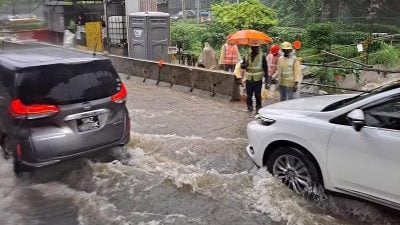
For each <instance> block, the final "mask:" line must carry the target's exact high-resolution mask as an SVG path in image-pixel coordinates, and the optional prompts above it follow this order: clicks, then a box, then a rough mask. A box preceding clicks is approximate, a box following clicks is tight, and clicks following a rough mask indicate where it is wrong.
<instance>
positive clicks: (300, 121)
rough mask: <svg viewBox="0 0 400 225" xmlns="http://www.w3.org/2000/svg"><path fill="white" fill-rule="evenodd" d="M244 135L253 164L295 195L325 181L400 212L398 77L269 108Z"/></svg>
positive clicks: (327, 186) (332, 187)
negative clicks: (356, 91)
mask: <svg viewBox="0 0 400 225" xmlns="http://www.w3.org/2000/svg"><path fill="white" fill-rule="evenodd" d="M247 134H248V138H249V145H248V146H247V153H248V155H249V156H250V158H251V159H252V160H253V162H254V163H255V164H256V165H258V166H260V167H262V166H265V167H267V169H268V171H269V172H270V173H272V174H273V175H274V176H276V177H277V178H279V179H280V180H282V182H283V183H284V184H285V185H286V186H288V187H289V188H291V189H293V190H294V191H295V192H297V193H300V194H306V193H310V192H312V191H313V190H314V189H315V187H319V186H321V185H322V187H324V188H325V189H327V190H330V191H335V192H341V193H345V194H349V195H353V196H357V197H361V198H364V199H367V200H370V201H373V202H376V203H380V204H383V205H386V206H389V207H392V208H396V209H400V81H397V82H394V83H392V84H390V85H386V86H383V87H381V88H378V89H375V90H373V91H371V92H370V93H364V94H361V95H329V96H319V97H311V98H303V99H296V100H291V101H286V102H280V103H277V104H273V105H269V106H267V107H265V108H263V109H261V110H260V112H259V114H258V115H257V116H256V120H255V121H253V122H250V123H249V124H248V126H247Z"/></svg>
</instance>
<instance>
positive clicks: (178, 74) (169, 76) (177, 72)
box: [0, 41, 233, 96]
mask: <svg viewBox="0 0 400 225" xmlns="http://www.w3.org/2000/svg"><path fill="white" fill-rule="evenodd" d="M48 46H49V45H48V44H44V43H37V42H28V43H27V42H11V41H3V42H2V44H1V48H0V49H3V50H13V49H23V48H38V47H48ZM56 47H59V46H56ZM60 48H62V47H60ZM76 51H80V50H76ZM104 56H106V57H108V58H109V59H110V60H111V61H112V63H113V65H114V67H115V68H116V70H117V72H119V73H124V74H128V75H132V76H137V77H143V79H152V80H157V81H158V82H160V81H161V82H167V83H170V84H171V86H172V85H181V86H186V87H190V91H192V90H193V89H200V90H204V91H210V92H211V93H212V95H213V96H214V95H215V94H217V93H218V94H222V95H229V96H230V95H231V94H232V82H233V75H232V74H231V73H227V72H225V71H219V70H208V69H203V68H198V67H190V66H183V65H175V64H170V63H163V64H159V62H155V61H149V60H141V59H132V58H127V57H123V56H117V55H107V54H104ZM158 82H157V83H158Z"/></svg>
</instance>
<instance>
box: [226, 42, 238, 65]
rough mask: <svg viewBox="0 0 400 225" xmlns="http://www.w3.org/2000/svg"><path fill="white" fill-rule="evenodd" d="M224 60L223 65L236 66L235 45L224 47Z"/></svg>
mask: <svg viewBox="0 0 400 225" xmlns="http://www.w3.org/2000/svg"><path fill="white" fill-rule="evenodd" d="M224 48H225V58H224V61H223V63H224V64H225V65H236V63H238V55H237V49H236V46H235V45H227V44H225V45H224Z"/></svg>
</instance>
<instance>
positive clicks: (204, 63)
mask: <svg viewBox="0 0 400 225" xmlns="http://www.w3.org/2000/svg"><path fill="white" fill-rule="evenodd" d="M198 66H199V67H203V68H207V69H216V68H217V67H218V65H217V57H216V53H215V50H214V49H213V48H212V47H211V46H210V44H209V43H208V42H205V43H204V48H203V51H202V52H201V54H200V56H199V60H198Z"/></svg>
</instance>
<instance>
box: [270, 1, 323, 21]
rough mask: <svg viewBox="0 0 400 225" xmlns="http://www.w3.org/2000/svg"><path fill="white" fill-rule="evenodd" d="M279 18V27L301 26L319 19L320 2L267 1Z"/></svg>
mask: <svg viewBox="0 0 400 225" xmlns="http://www.w3.org/2000/svg"><path fill="white" fill-rule="evenodd" d="M268 4H270V6H271V7H272V8H273V9H275V10H276V11H277V13H278V16H279V25H280V26H299V25H300V26H303V25H304V24H308V23H310V22H313V21H315V20H316V19H318V18H320V16H321V12H322V0H296V1H293V0H269V1H268Z"/></svg>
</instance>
